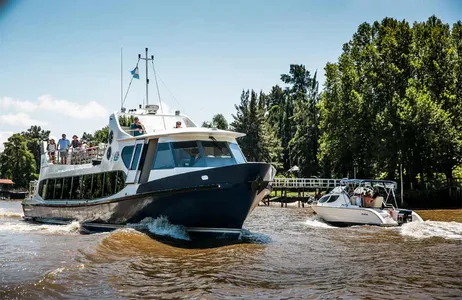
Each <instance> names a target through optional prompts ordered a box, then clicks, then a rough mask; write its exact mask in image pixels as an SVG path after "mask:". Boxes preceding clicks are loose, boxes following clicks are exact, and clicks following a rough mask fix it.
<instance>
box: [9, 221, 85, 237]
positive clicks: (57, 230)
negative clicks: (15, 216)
mask: <svg viewBox="0 0 462 300" xmlns="http://www.w3.org/2000/svg"><path fill="white" fill-rule="evenodd" d="M0 231H12V232H39V233H51V234H67V233H78V232H80V223H79V222H77V221H74V222H72V223H70V224H68V225H45V224H42V225H37V224H33V223H28V222H5V223H0Z"/></svg>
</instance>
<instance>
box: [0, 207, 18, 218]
mask: <svg viewBox="0 0 462 300" xmlns="http://www.w3.org/2000/svg"><path fill="white" fill-rule="evenodd" d="M22 216H23V214H22V213H19V212H12V211H7V210H5V209H3V208H0V217H6V218H22Z"/></svg>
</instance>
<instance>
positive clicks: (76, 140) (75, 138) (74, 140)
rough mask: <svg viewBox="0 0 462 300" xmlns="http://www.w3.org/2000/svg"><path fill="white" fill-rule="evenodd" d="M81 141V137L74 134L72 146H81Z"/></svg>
mask: <svg viewBox="0 0 462 300" xmlns="http://www.w3.org/2000/svg"><path fill="white" fill-rule="evenodd" d="M79 143H80V142H79V138H78V137H77V136H76V135H75V134H74V136H73V137H72V142H71V147H72V148H74V149H76V148H78V147H79Z"/></svg>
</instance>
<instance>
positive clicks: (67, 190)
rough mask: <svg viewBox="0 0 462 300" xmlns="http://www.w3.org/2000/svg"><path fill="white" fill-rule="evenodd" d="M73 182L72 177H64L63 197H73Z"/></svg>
mask: <svg viewBox="0 0 462 300" xmlns="http://www.w3.org/2000/svg"><path fill="white" fill-rule="evenodd" d="M71 184H72V177H64V178H63V193H62V196H61V199H70V198H71Z"/></svg>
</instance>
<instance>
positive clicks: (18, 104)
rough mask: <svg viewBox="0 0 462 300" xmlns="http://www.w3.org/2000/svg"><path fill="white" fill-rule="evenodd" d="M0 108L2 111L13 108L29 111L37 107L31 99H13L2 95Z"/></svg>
mask: <svg viewBox="0 0 462 300" xmlns="http://www.w3.org/2000/svg"><path fill="white" fill-rule="evenodd" d="M0 108H1V109H2V111H5V110H8V109H10V108H13V109H14V110H17V111H27V112H31V111H34V110H36V109H37V104H35V103H33V102H31V101H21V100H16V99H13V98H11V97H2V98H0Z"/></svg>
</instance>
